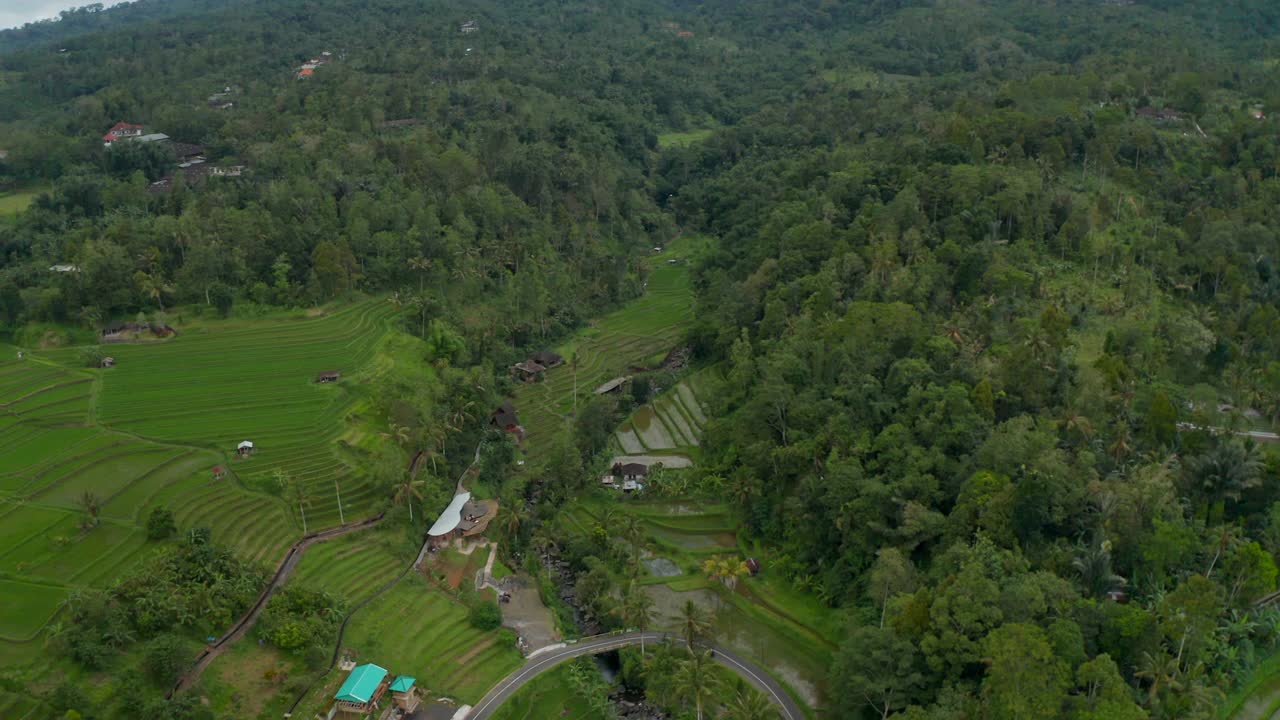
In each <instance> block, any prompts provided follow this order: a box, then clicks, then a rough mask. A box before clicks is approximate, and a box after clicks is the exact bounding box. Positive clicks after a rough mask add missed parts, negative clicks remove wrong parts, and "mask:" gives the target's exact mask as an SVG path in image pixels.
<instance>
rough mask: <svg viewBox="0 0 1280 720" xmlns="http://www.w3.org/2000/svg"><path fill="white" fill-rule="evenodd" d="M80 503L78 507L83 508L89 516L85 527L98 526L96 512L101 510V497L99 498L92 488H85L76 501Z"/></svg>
mask: <svg viewBox="0 0 1280 720" xmlns="http://www.w3.org/2000/svg"><path fill="white" fill-rule="evenodd" d="M76 502H77V504H79V505H80V509H81V510H84V511H85V513H86V514H88V516H89V522H88V523H86V526H87V527H97V526H98V514H99V513H101V512H102V499H101V498H99V497H98V496H97V495H96V494H94V492H93V491H92V490H85V491H84V492H83V493H82V494H81V495H80V499H79V500H78V501H76Z"/></svg>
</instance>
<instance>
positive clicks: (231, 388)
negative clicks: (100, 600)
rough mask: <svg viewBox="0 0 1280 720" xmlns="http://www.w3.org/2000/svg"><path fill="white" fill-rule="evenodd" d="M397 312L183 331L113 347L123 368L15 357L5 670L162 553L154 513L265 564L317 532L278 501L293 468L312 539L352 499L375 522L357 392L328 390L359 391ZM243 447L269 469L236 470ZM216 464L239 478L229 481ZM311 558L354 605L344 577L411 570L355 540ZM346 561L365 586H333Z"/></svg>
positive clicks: (5, 544)
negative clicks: (78, 602)
mask: <svg viewBox="0 0 1280 720" xmlns="http://www.w3.org/2000/svg"><path fill="white" fill-rule="evenodd" d="M390 312H391V309H390V308H389V307H388V306H387V304H386V303H384V302H379V301H365V302H361V303H357V304H354V305H351V306H349V307H346V308H344V309H342V310H339V311H337V312H333V313H331V314H329V315H327V316H324V317H320V318H315V319H308V318H304V317H283V318H277V319H272V320H259V321H222V322H219V323H210V324H205V325H196V326H194V329H193V330H191V331H190V332H187V331H186V330H184V327H185V326H184V325H182V324H179V332H180V334H179V335H178V336H177V337H175V338H172V339H169V340H166V341H163V342H147V343H139V344H116V345H109V346H106V348H107V350H108V352H109V353H110V354H111V355H112V356H113V357H114V358H115V359H116V367H114V368H111V369H107V370H96V369H95V370H89V369H84V368H81V367H79V366H78V365H79V362H78V354H77V351H76V350H75V349H73V348H71V349H61V350H52V351H48V352H36V353H31V352H29V351H28V352H27V353H26V357H25V359H23V360H19V359H17V350H18V349H17V348H15V347H12V346H8V345H0V597H3V598H4V602H3V603H0V665H10V664H13V663H21V662H24V661H25V660H29V659H32V658H33V657H35V656H36V655H38V654H39V653H40V651H41V647H42V645H41V643H40V642H39V641H38V639H37V636H38V635H39V633H40V631H41V629H42V627H43V626H44V625H45V624H46V623H47V622H48V621H49V620H50V619H51V618H52V617H53V616H54V614H55V613H56V612H57V611H58V609H59V607H60V605H61V603H62V601H63V600H64V599H65V598H66V597H67V596H68V595H69V594H70V593H71V592H72V591H74V590H77V589H81V588H95V587H104V586H106V585H109V584H110V583H111V582H113V581H114V580H115V579H116V578H117V577H119V576H120V575H121V574H123V573H125V572H127V571H129V570H130V569H131V568H133V567H135V566H136V565H137V564H138V562H139V561H140V560H142V559H143V558H145V557H146V556H147V555H148V554H150V553H152V552H154V551H155V549H156V548H157V547H158V546H157V544H156V543H154V542H149V541H148V540H147V538H146V533H145V529H144V528H145V523H146V519H147V516H148V515H149V514H150V512H151V511H152V510H153V509H154V508H157V507H164V508H167V509H169V510H170V511H172V512H173V513H174V516H175V519H176V520H177V524H178V526H179V528H182V529H186V528H190V527H195V526H204V527H208V528H210V530H211V531H212V532H213V535H214V537H215V539H217V540H219V541H221V542H224V543H227V544H229V545H231V546H232V547H233V548H235V549H236V550H237V551H238V552H240V553H241V554H242V555H244V556H246V557H248V558H251V559H254V560H257V561H259V562H261V563H262V564H264V565H266V566H267V567H274V566H275V564H276V563H277V562H279V561H280V559H281V558H282V557H283V554H284V552H285V550H286V549H287V548H288V546H289V545H290V544H291V543H292V542H293V541H295V540H296V539H297V538H298V537H299V536H300V535H301V524H300V522H299V520H298V518H297V517H296V515H297V508H296V507H293V506H291V505H289V504H286V503H285V501H284V500H282V499H280V498H279V497H277V496H276V495H275V494H274V493H269V492H262V490H263V489H270V490H274V489H275V483H274V480H273V476H274V474H275V471H276V469H277V468H279V469H282V470H284V471H286V472H288V473H289V474H290V475H291V476H292V477H293V478H296V479H298V480H301V481H302V482H304V483H306V485H307V487H308V490H309V493H310V495H311V497H312V499H313V500H312V505H311V507H309V508H308V509H307V521H308V527H309V529H318V528H321V527H324V526H329V525H334V524H336V523H337V522H338V518H339V513H338V502H337V492H338V491H339V490H340V491H341V493H342V495H341V498H342V506H343V510H344V511H345V517H346V519H347V520H353V519H359V518H361V517H364V516H366V515H368V514H370V513H371V512H372V510H373V508H374V506H375V504H376V502H377V501H378V500H379V498H378V497H377V496H376V495H375V494H374V491H373V489H372V488H371V487H370V486H368V485H367V484H366V483H364V482H363V478H362V475H361V473H360V472H359V471H358V470H357V469H356V466H355V463H354V462H353V461H352V460H351V459H350V458H349V457H347V456H345V455H344V454H343V453H344V452H346V451H344V450H343V449H342V447H341V446H340V443H339V442H338V440H339V438H340V437H341V436H342V433H343V432H344V429H345V428H346V422H345V419H346V416H347V414H348V413H349V412H350V411H351V408H352V406H353V404H354V399H353V395H352V394H351V393H350V392H348V391H347V389H346V388H344V387H342V384H341V383H340V384H339V385H337V386H334V385H325V386H319V385H316V384H314V383H313V379H314V377H315V375H316V373H318V372H320V371H322V370H330V369H338V370H340V371H342V372H343V375H344V381H343V382H344V383H348V382H359V378H360V376H361V372H362V371H363V370H364V369H365V368H366V366H369V365H370V360H371V358H372V357H373V355H374V353H375V352H376V350H377V348H378V347H379V345H380V344H381V341H382V339H383V337H384V336H385V335H386V333H387V319H388V317H389V315H390ZM240 440H252V441H253V442H254V443H255V444H256V446H257V451H256V452H255V454H254V455H253V456H251V457H249V458H246V459H236V458H235V452H234V451H235V447H236V443H238V442H239V441H240ZM215 465H224V466H226V467H228V468H229V469H230V471H231V472H230V474H229V475H228V476H227V477H225V478H223V479H221V480H215V479H214V478H213V476H212V473H211V472H210V469H211V468H212V467H213V466H215ZM86 494H91V495H92V496H93V497H94V498H96V506H97V518H96V523H95V522H91V521H89V514H88V513H87V512H86V510H85V508H84V507H83V498H84V497H85V496H86ZM311 552H317V553H319V555H317V559H314V560H313V559H310V558H308V562H306V563H304V565H303V566H302V567H301V568H300V570H301V571H302V572H303V576H304V577H309V578H310V580H311V581H312V582H316V583H323V584H326V585H328V586H331V588H336V591H337V592H340V593H341V594H343V595H344V596H346V595H351V596H353V597H357V598H358V596H359V592H360V588H359V587H353V586H352V585H351V584H345V583H343V582H342V578H344V577H359V578H362V579H365V580H368V581H370V582H377V583H378V584H382V583H384V582H385V580H384V579H382V578H388V579H389V576H390V575H394V572H392V571H393V570H397V569H398V566H399V563H398V562H397V561H396V560H395V558H394V556H393V555H391V554H390V553H389V551H385V550H384V549H381V548H380V547H379V546H368V547H364V546H359V545H358V544H357V543H356V541H354V540H353V541H351V542H350V543H344V542H339V543H336V544H335V546H334V547H333V548H329V547H325V546H323V545H321V546H318V547H317V548H314V549H313V550H312V551H311ZM342 552H348V553H350V559H351V560H352V561H353V562H358V563H361V564H362V565H361V566H362V567H364V568H365V570H364V571H363V573H362V574H347V575H343V576H342V577H338V576H335V575H333V574H332V573H330V574H329V575H328V576H326V572H325V570H324V565H325V563H324V560H325V557H328V558H329V559H330V560H331V561H334V562H341V564H342V565H345V564H346V560H345V559H341V560H339V558H338V554H339V553H342ZM345 557H346V556H343V558H345ZM313 568H315V569H314V570H313ZM389 574H390V575H389ZM0 702H3V700H0ZM0 715H3V713H0ZM6 717H7V715H6Z"/></svg>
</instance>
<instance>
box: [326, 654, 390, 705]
mask: <svg viewBox="0 0 1280 720" xmlns="http://www.w3.org/2000/svg"><path fill="white" fill-rule="evenodd" d="M386 676H387V671H386V669H385V668H382V667H378V666H377V665H374V664H373V663H366V664H364V665H359V666H357V667H356V669H355V670H352V671H351V674H350V675H348V676H347V679H346V681H345V682H343V683H342V687H340V688H338V692H337V694H335V695H334V696H333V699H334V700H341V701H343V702H350V703H360V704H363V703H367V702H369V700H371V699H372V698H373V694H374V693H375V692H377V691H378V686H379V685H381V684H382V679H383V678H385V677H386Z"/></svg>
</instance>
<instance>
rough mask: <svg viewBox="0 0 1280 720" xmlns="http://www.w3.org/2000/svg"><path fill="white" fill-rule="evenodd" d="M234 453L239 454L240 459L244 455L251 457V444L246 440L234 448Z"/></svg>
mask: <svg viewBox="0 0 1280 720" xmlns="http://www.w3.org/2000/svg"><path fill="white" fill-rule="evenodd" d="M236 453H237V454H239V455H240V456H241V457H243V456H245V455H252V454H253V443H252V442H250V441H248V440H244V441H242V442H241V443H240V444H239V445H237V446H236Z"/></svg>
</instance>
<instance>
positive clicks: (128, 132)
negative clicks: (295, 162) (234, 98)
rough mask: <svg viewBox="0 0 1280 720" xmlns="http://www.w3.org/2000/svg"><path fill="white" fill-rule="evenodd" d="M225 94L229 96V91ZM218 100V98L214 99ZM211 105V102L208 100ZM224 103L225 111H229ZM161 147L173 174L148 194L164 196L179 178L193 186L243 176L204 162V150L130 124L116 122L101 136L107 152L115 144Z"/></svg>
mask: <svg viewBox="0 0 1280 720" xmlns="http://www.w3.org/2000/svg"><path fill="white" fill-rule="evenodd" d="M227 92H230V88H228V90H227ZM214 97H218V96H216V95H215V96H214ZM210 105H211V106H212V105H213V98H210ZM230 106H231V103H230V101H227V103H226V107H230ZM122 142H139V143H163V144H164V146H165V147H166V148H168V150H169V151H170V153H172V155H173V161H174V165H175V166H176V167H175V171H174V172H172V173H169V174H168V175H166V176H164V177H163V178H160V179H159V180H157V181H155V182H153V183H151V185H150V186H148V187H147V191H148V192H151V193H161V192H165V191H167V190H169V189H171V188H172V187H173V179H174V177H175V176H176V175H178V174H181V175H182V176H183V178H184V179H185V180H186V181H187V184H188V185H192V184H196V183H199V182H201V181H203V180H204V179H205V178H208V177H239V176H240V175H242V174H244V166H243V165H215V164H212V163H209V162H208V161H207V160H206V158H205V153H204V148H203V147H201V146H199V145H196V144H194V143H186V142H177V141H174V140H171V139H170V138H169V136H168V135H165V134H164V133H160V132H146V126H144V125H137V124H134V123H129V122H118V123H116V124H115V125H113V126H111V129H110V130H108V131H107V132H106V134H105V135H103V136H102V145H103V147H106V148H107V149H110V148H112V147H113V146H115V145H116V144H117V143H122Z"/></svg>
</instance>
